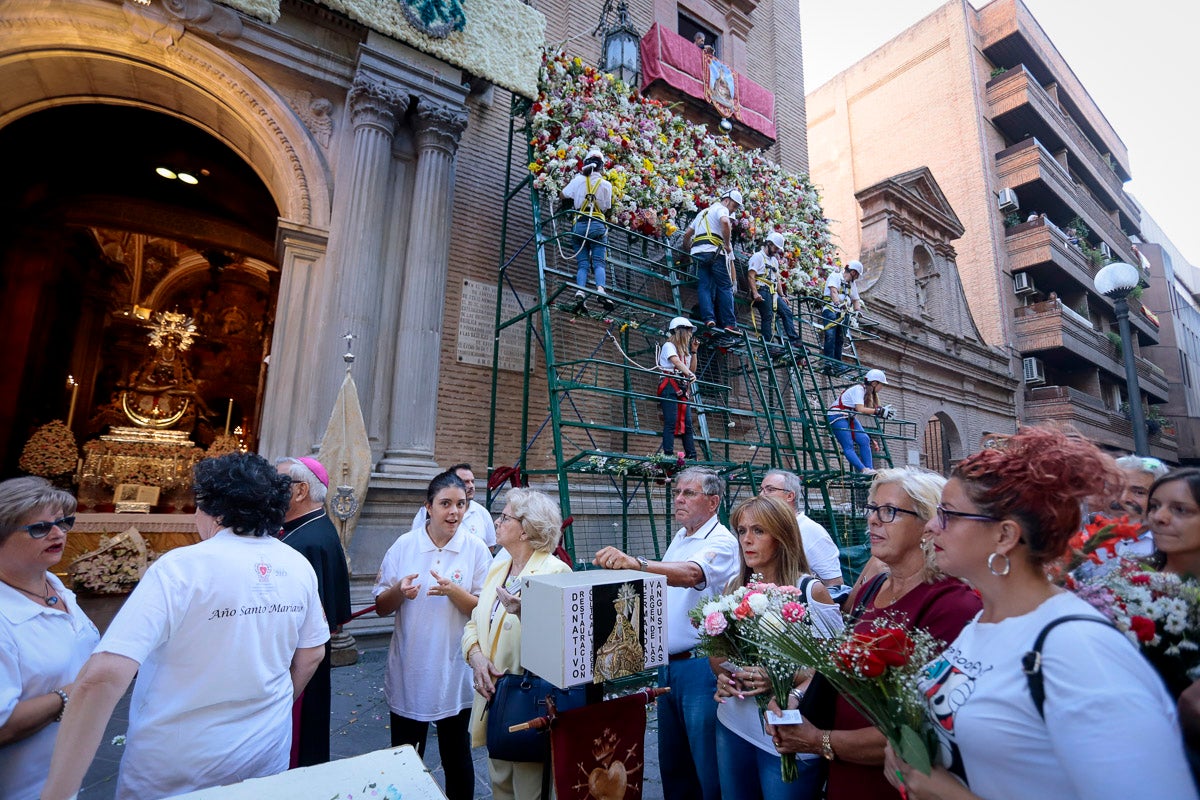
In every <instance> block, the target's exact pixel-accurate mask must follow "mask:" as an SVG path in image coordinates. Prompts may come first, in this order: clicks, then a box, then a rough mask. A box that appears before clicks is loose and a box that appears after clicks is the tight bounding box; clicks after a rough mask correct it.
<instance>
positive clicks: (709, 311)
mask: <svg viewBox="0 0 1200 800" xmlns="http://www.w3.org/2000/svg"><path fill="white" fill-rule="evenodd" d="M741 207H742V193H741V192H739V191H738V190H737V189H730V190H729V191H727V192H725V193H724V194H723V195H721V199H720V201H718V202H716V203H713V204H712V205H711V206H709V207H708V208H706V209H705V210H703V211H701V212H700V213H699V214H697V215H696V218H695V219H694V220H692V224H691V225H689V226H688V228H687V230H686V231H685V232H684V234H683V245H682V247H683V249H684V250H687V251H688V253H689V254H690V255H691V258H692V262H693V263H694V264H695V266H696V292H697V294H698V295H699V303H700V318H701V319H703V320H704V324H705V325H707V326H708V327H710V328H715V327H718V326H720V327H722V328H724V329H725V330H726V331H728V332H729V333H737V332H738V329H737V317H736V316H735V315H734V312H733V275H732V274H731V270H730V267H729V262H730V261H731V260H732V258H733V220H732V219H731V218H730V216H729V214H730V212H732V211H734V210H736V209H739V208H741ZM714 299H715V302H716V314H715V315H714V313H713V303H714Z"/></svg>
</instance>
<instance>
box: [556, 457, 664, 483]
mask: <svg viewBox="0 0 1200 800" xmlns="http://www.w3.org/2000/svg"><path fill="white" fill-rule="evenodd" d="M686 466H687V463H686V462H685V460H684V457H683V453H677V454H676V455H673V456H669V455H667V454H666V453H649V454H647V455H645V456H642V457H641V458H635V457H628V458H623V457H619V456H590V457H588V458H587V459H586V460H585V461H583V462H582V463H580V464H579V465H578V469H579V471H580V472H598V473H603V474H606V475H617V476H625V475H641V476H645V477H647V478H657V479H663V478H669V477H671V476H672V475H674V474H675V473H676V472H678V471H679V470H681V469H683V468H684V467H686Z"/></svg>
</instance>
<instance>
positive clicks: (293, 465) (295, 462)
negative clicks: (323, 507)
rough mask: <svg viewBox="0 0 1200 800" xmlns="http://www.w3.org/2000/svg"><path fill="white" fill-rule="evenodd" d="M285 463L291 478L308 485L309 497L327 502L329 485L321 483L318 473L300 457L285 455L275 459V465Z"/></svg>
mask: <svg viewBox="0 0 1200 800" xmlns="http://www.w3.org/2000/svg"><path fill="white" fill-rule="evenodd" d="M284 464H287V474H288V477H289V478H291V479H292V480H293V481H295V482H296V483H303V484H305V485H307V486H308V497H309V499H310V500H312V501H313V502H314V503H324V502H325V494H326V492H328V487H326V486H325V484H323V483H321V479H320V478H318V477H317V476H316V474H315V473H314V472H313V471H312V470H311V469H309V468H308V465H307V464H305V463H304V462H303V461H301V460H300V459H298V458H292V457H291V456H284V457H283V458H277V459H275V466H277V467H278V466H282V465H284Z"/></svg>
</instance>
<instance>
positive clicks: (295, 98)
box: [288, 89, 333, 149]
mask: <svg viewBox="0 0 1200 800" xmlns="http://www.w3.org/2000/svg"><path fill="white" fill-rule="evenodd" d="M288 105H290V106H291V107H292V110H293V111H295V112H296V116H298V117H300V121H301V122H303V123H304V125H305V127H307V128H308V129H309V131H311V132H312V135H313V138H314V139H316V140H317V144H319V145H321V147H323V148H325V149H329V142H330V140H331V139H332V138H333V101H332V100H330V99H329V98H326V97H313V95H312V92H310V91H308V90H307V89H301V90H300V91H299V92H296V93H295V94H294V95H292V96H290V97H288Z"/></svg>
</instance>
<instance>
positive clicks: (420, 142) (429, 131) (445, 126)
mask: <svg viewBox="0 0 1200 800" xmlns="http://www.w3.org/2000/svg"><path fill="white" fill-rule="evenodd" d="M415 117H416V118H415V120H414V122H413V129H414V132H415V133H416V137H417V148H418V149H420V150H427V149H429V148H437V149H440V150H444V151H445V152H447V153H449V154H450V155H453V154H454V152H455V151H456V150H457V149H458V140H459V138H460V137H461V136H462V133H463V131H464V130H465V129H466V127H467V110H466V109H465V108H462V107H461V106H459V107H457V108H456V107H453V106H448V105H445V104H443V103H438V102H435V101H433V100H430V99H429V98H428V97H418V98H417V113H416V115H415Z"/></svg>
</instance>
